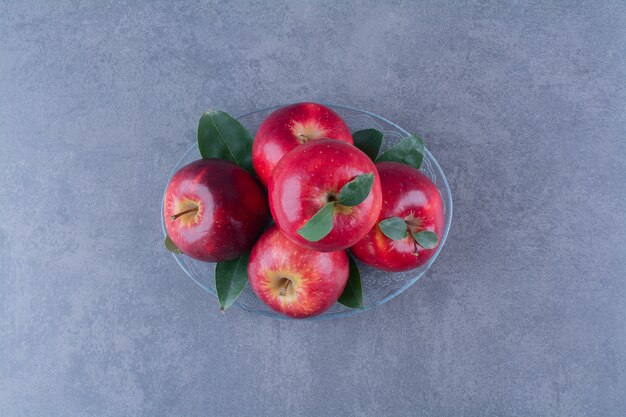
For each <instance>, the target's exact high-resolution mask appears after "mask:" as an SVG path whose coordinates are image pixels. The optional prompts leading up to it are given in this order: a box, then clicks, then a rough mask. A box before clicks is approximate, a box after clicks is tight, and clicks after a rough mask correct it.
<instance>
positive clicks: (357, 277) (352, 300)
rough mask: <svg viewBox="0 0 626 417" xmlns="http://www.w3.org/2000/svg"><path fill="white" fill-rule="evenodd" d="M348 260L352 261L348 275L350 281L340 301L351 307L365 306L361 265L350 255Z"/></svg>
mask: <svg viewBox="0 0 626 417" xmlns="http://www.w3.org/2000/svg"><path fill="white" fill-rule="evenodd" d="M348 262H350V274H349V275H348V282H347V283H346V287H345V288H344V289H343V292H342V293H341V296H340V297H339V300H337V301H339V303H341V304H343V305H344V306H346V307H350V308H363V287H362V285H361V272H359V267H358V266H357V265H356V262H354V259H352V257H351V256H350V255H348Z"/></svg>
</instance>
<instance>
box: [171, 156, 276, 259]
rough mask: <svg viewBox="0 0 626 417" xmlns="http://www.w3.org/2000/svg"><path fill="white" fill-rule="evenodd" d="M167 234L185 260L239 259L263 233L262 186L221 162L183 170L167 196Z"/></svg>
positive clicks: (207, 161) (265, 211)
mask: <svg viewBox="0 0 626 417" xmlns="http://www.w3.org/2000/svg"><path fill="white" fill-rule="evenodd" d="M163 215H164V217H165V227H166V229H167V234H168V236H169V237H170V239H171V240H172V242H174V244H175V245H176V246H177V247H178V249H180V250H181V251H182V252H183V253H184V254H185V255H188V256H191V257H192V258H196V259H199V260H201V261H208V262H219V261H224V260H229V259H235V258H237V257H238V256H240V255H241V254H242V253H244V252H246V251H247V250H249V249H250V248H251V247H252V245H253V244H254V242H255V241H256V239H257V238H258V237H259V235H260V234H261V232H262V231H263V227H264V226H265V223H266V221H267V218H268V215H269V210H268V206H267V198H266V194H265V191H264V190H263V187H262V186H261V184H259V182H258V181H257V180H256V179H255V178H254V177H253V176H252V175H250V174H249V173H248V172H247V171H245V170H244V169H243V168H240V167H239V166H237V165H234V164H232V163H230V162H228V161H224V160H221V159H201V160H199V161H195V162H192V163H191V164H189V165H186V166H184V167H183V168H181V169H180V170H179V171H178V172H177V173H176V174H174V176H173V177H172V179H171V181H170V183H169V185H168V186H167V190H166V191H165V203H164V207H163Z"/></svg>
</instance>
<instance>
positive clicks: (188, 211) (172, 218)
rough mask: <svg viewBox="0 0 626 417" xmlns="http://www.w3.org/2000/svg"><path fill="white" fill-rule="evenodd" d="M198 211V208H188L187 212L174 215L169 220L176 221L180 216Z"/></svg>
mask: <svg viewBox="0 0 626 417" xmlns="http://www.w3.org/2000/svg"><path fill="white" fill-rule="evenodd" d="M196 211H198V207H194V208H190V209H188V210H185V211H181V212H180V213H176V214H174V215H173V216H170V220H172V221H173V220H176V219H177V218H179V217H180V216H184V215H185V214H189V213H193V212H196Z"/></svg>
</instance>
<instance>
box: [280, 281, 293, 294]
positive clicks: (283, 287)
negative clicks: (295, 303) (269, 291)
mask: <svg viewBox="0 0 626 417" xmlns="http://www.w3.org/2000/svg"><path fill="white" fill-rule="evenodd" d="M290 285H291V280H290V279H285V283H284V284H283V286H282V288H281V289H280V292H279V293H278V295H280V296H281V297H284V296H285V295H287V288H289V286H290Z"/></svg>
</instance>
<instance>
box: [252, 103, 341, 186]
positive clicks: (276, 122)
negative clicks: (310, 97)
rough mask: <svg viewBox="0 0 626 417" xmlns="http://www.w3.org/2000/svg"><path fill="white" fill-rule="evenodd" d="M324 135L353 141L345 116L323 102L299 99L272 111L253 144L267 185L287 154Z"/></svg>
mask: <svg viewBox="0 0 626 417" xmlns="http://www.w3.org/2000/svg"><path fill="white" fill-rule="evenodd" d="M320 138H331V139H337V140H340V141H343V142H347V143H350V144H352V143H353V141H352V135H351V134H350V129H349V128H348V126H347V125H346V124H345V122H344V121H343V120H342V119H341V117H339V115H338V114H337V113H335V112H334V111H333V110H331V109H330V108H328V107H326V106H323V105H321V104H317V103H297V104H291V105H289V106H286V107H282V108H280V109H278V110H275V111H274V112H272V113H271V114H270V115H269V116H268V117H267V118H266V119H265V120H264V121H263V123H261V126H259V129H258V130H257V132H256V135H255V136H254V143H253V146H252V164H253V165H254V170H255V171H256V174H257V175H258V177H259V179H260V180H261V182H262V183H263V185H265V186H267V184H268V183H269V178H270V175H271V173H272V170H273V169H274V167H275V166H276V164H277V163H278V161H280V159H281V158H282V157H283V156H284V155H285V154H287V153H288V152H289V151H291V150H292V149H294V148H296V147H297V146H299V145H302V144H304V143H307V142H309V141H311V140H315V139H320Z"/></svg>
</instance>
